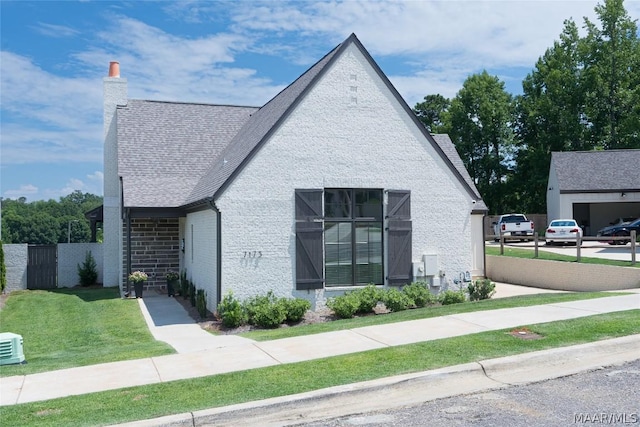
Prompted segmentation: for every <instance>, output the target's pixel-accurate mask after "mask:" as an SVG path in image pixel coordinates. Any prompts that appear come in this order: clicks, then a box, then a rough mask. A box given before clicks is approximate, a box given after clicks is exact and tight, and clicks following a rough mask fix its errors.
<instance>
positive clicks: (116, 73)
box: [109, 61, 120, 78]
mask: <svg viewBox="0 0 640 427" xmlns="http://www.w3.org/2000/svg"><path fill="white" fill-rule="evenodd" d="M109 77H116V78H119V77H120V63H119V62H118V61H111V62H109Z"/></svg>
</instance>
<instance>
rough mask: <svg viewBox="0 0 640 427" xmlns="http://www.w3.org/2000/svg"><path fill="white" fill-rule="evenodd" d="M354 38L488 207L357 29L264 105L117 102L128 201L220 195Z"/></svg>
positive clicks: (479, 207) (157, 203) (170, 202)
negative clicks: (399, 90) (368, 50)
mask: <svg viewBox="0 0 640 427" xmlns="http://www.w3.org/2000/svg"><path fill="white" fill-rule="evenodd" d="M351 43H353V44H355V45H356V46H357V47H358V48H359V49H360V51H361V52H362V53H363V55H364V56H365V58H367V60H368V61H369V63H370V64H371V66H372V67H373V68H374V70H376V72H377V73H378V75H379V76H380V78H381V79H382V80H383V82H384V83H385V84H386V85H387V87H388V88H389V90H390V91H391V92H392V93H393V95H394V96H395V98H396V99H397V100H398V102H400V104H401V105H402V106H403V108H404V109H405V111H406V112H407V114H409V115H410V116H411V117H413V119H414V123H415V124H416V126H418V127H419V128H420V129H421V130H422V132H423V135H424V136H425V138H427V140H428V141H429V142H430V143H431V144H433V146H434V148H435V149H436V151H437V152H438V153H439V154H440V155H441V157H442V160H443V161H444V162H445V164H447V165H448V166H449V167H450V168H451V170H452V171H453V172H454V174H456V175H457V176H458V178H459V179H460V181H461V182H462V183H463V185H464V186H465V187H466V189H467V192H468V194H469V195H470V196H472V197H474V198H475V199H476V200H477V203H476V206H475V208H474V211H486V210H487V208H486V205H485V204H484V202H483V201H482V197H481V196H480V194H479V193H478V190H477V189H476V187H475V185H474V183H473V181H472V180H471V177H470V176H469V173H468V172H467V170H466V169H465V167H464V165H463V163H462V160H461V159H460V156H459V155H458V153H457V151H456V149H455V146H454V145H453V143H452V142H451V140H450V139H449V137H448V135H435V136H432V135H431V134H429V132H427V131H426V129H425V128H424V126H422V124H421V123H420V121H419V120H418V119H417V118H416V117H415V115H414V114H413V112H412V110H411V109H410V108H409V106H408V105H407V104H406V102H405V101H404V100H403V99H402V97H401V96H400V94H399V93H398V91H397V90H396V89H395V88H394V87H393V85H392V84H391V82H390V81H389V79H388V78H387V77H386V75H385V74H384V73H383V72H382V70H380V68H379V67H378V65H377V64H376V62H375V61H374V60H373V58H371V56H370V55H369V53H368V52H367V51H366V49H365V48H364V47H363V46H362V44H361V43H360V41H359V40H358V39H357V37H356V36H355V34H351V36H349V38H347V39H346V40H345V41H344V42H343V43H341V44H340V45H338V46H336V47H335V48H334V49H333V50H332V51H331V52H329V53H328V54H327V55H325V56H324V57H323V58H322V59H321V60H320V61H318V62H317V63H316V64H314V65H313V66H312V67H311V68H309V70H307V71H306V72H305V73H304V74H302V75H301V76H300V77H299V78H298V79H296V80H295V81H294V82H293V83H291V84H290V85H289V86H287V87H286V88H285V89H283V90H282V91H281V92H280V93H279V94H278V95H276V96H275V97H274V98H273V99H271V101H269V102H268V103H267V104H265V105H264V106H263V107H262V108H259V109H258V108H253V107H231V106H219V105H202V104H186V103H167V102H153V101H129V103H128V105H127V106H126V107H119V108H118V140H119V144H120V145H119V152H118V155H119V172H120V175H121V176H122V177H123V192H124V204H125V206H127V207H184V206H187V205H196V204H199V203H201V202H203V201H206V200H209V199H212V198H215V197H216V196H217V195H218V194H220V192H221V191H224V188H225V187H226V185H228V184H229V183H230V182H231V181H233V178H234V177H235V175H236V174H238V173H239V172H240V171H241V170H242V168H243V166H244V165H245V164H246V163H247V162H248V161H249V160H250V159H251V158H252V156H253V155H254V154H255V153H257V152H258V150H259V149H260V147H261V146H262V145H263V144H264V142H265V141H267V140H268V138H269V137H270V135H271V134H272V133H273V132H274V131H276V130H277V129H278V127H279V124H280V123H281V122H282V121H283V120H284V119H285V118H286V117H287V115H288V114H289V113H290V112H291V111H292V110H293V109H294V108H295V106H296V105H297V104H298V102H299V101H300V100H301V99H302V98H303V97H304V95H305V93H306V92H307V91H308V90H309V89H310V88H311V87H312V86H313V85H314V84H315V82H316V81H318V80H319V79H320V77H321V76H322V74H323V72H324V70H326V69H327V68H328V67H329V65H330V64H331V63H332V62H333V60H334V59H335V58H337V57H338V56H339V54H340V53H341V52H342V51H343V50H345V49H346V48H347V46H349V45H350V44H351Z"/></svg>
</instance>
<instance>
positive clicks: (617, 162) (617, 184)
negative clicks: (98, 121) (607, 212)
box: [551, 150, 640, 193]
mask: <svg viewBox="0 0 640 427" xmlns="http://www.w3.org/2000/svg"><path fill="white" fill-rule="evenodd" d="M551 158H552V164H553V165H554V168H555V172H556V176H557V177H558V188H559V190H560V192H561V193H574V192H591V193H599V192H617V191H640V150H607V151H563V152H554V153H551Z"/></svg>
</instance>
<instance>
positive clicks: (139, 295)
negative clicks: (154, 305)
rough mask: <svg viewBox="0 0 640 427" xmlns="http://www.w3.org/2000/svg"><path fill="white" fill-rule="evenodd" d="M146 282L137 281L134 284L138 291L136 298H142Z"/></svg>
mask: <svg viewBox="0 0 640 427" xmlns="http://www.w3.org/2000/svg"><path fill="white" fill-rule="evenodd" d="M143 286H144V282H136V283H134V284H133V289H134V290H135V291H136V298H142V288H143Z"/></svg>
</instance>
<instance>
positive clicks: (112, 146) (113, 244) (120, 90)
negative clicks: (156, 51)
mask: <svg viewBox="0 0 640 427" xmlns="http://www.w3.org/2000/svg"><path fill="white" fill-rule="evenodd" d="M103 87H104V100H103V108H104V115H103V118H104V160H103V162H104V166H103V167H104V169H103V173H104V182H103V195H104V203H103V215H104V223H103V227H104V237H103V247H102V249H103V256H104V260H103V261H104V264H103V269H104V270H103V283H104V286H116V285H118V286H120V289H122V277H123V272H122V262H121V260H122V255H121V254H122V246H121V245H122V221H121V218H122V216H121V207H120V178H119V173H118V127H117V120H116V119H117V108H118V106H119V105H127V79H123V78H121V77H120V64H119V63H118V62H116V61H112V62H110V63H109V75H108V77H105V78H104V79H103Z"/></svg>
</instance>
